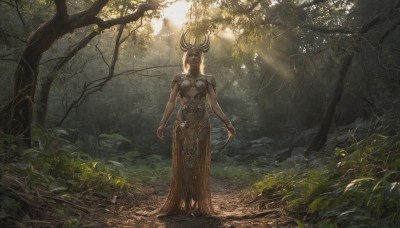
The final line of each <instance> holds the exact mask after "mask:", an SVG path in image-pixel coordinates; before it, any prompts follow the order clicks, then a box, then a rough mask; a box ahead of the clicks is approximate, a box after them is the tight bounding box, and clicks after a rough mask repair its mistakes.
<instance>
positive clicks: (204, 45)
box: [198, 35, 210, 53]
mask: <svg viewBox="0 0 400 228" xmlns="http://www.w3.org/2000/svg"><path fill="white" fill-rule="evenodd" d="M198 49H199V50H200V51H202V52H203V53H206V52H208V50H210V37H209V36H208V35H204V42H203V43H201V44H200V45H199V47H198Z"/></svg>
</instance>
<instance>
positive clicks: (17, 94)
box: [2, 15, 69, 147]
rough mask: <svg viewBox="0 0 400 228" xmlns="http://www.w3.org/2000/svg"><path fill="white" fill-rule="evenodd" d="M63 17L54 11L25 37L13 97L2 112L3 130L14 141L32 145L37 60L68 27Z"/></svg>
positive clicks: (25, 145)
mask: <svg viewBox="0 0 400 228" xmlns="http://www.w3.org/2000/svg"><path fill="white" fill-rule="evenodd" d="M65 19H66V17H63V16H60V15H56V16H54V17H53V18H52V19H51V20H49V21H48V22H46V23H44V24H43V25H42V26H40V27H39V28H38V29H37V30H36V31H35V32H34V33H33V34H32V35H31V36H30V37H29V39H28V42H27V45H26V47H25V50H24V52H23V54H22V57H21V59H20V60H19V63H18V66H17V69H16V72H15V75H14V83H15V84H14V99H13V101H11V104H9V105H7V106H6V108H5V109H6V110H2V113H4V112H5V113H9V118H10V121H9V123H8V126H7V128H6V129H5V132H6V133H7V134H10V135H14V136H17V137H18V138H19V139H18V140H17V141H16V143H17V145H20V146H23V147H30V146H31V122H32V113H33V100H34V94H35V90H36V81H37V75H38V72H39V61H40V59H41V57H42V54H43V53H44V52H45V51H46V50H47V49H48V48H49V47H50V46H51V45H52V44H53V43H54V41H56V40H57V39H58V38H59V37H60V36H62V35H63V34H65V33H67V32H68V30H69V27H68V26H67V25H68V24H66V23H65Z"/></svg>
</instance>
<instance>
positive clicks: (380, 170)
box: [252, 134, 400, 227]
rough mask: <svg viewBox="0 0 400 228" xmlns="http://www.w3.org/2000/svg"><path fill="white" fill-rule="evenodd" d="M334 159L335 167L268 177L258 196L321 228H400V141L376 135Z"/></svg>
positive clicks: (327, 165)
mask: <svg viewBox="0 0 400 228" xmlns="http://www.w3.org/2000/svg"><path fill="white" fill-rule="evenodd" d="M332 153H335V154H336V160H335V164H334V165H333V164H331V163H329V162H328V163H325V164H323V165H319V166H308V167H307V166H303V167H302V168H298V169H286V170H281V171H275V172H272V173H269V174H268V175H266V176H265V178H264V179H263V180H261V181H259V182H257V183H255V184H254V185H253V187H252V189H253V192H254V194H256V195H258V197H260V198H263V202H268V199H274V200H279V201H281V202H282V203H283V204H285V205H286V206H287V209H288V210H289V211H292V212H294V213H295V214H296V213H297V215H298V216H302V217H304V216H305V217H307V218H308V219H307V220H308V221H307V222H312V223H316V224H318V226H319V227H400V182H399V181H400V136H399V135H396V136H391V137H388V136H384V135H379V134H375V135H372V136H371V137H369V138H367V139H364V140H360V141H354V142H353V143H352V144H351V145H350V146H348V147H346V148H338V149H336V151H333V152H332ZM321 164H322V163H321ZM297 223H298V225H299V227H302V226H303V227H304V223H303V222H302V221H300V220H297Z"/></svg>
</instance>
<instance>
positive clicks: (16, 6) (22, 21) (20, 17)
mask: <svg viewBox="0 0 400 228" xmlns="http://www.w3.org/2000/svg"><path fill="white" fill-rule="evenodd" d="M14 3H15V9H16V10H17V14H18V17H19V19H20V21H21V23H22V25H23V26H24V28H26V24H25V21H24V18H23V17H22V14H21V11H20V10H19V6H18V2H17V0H14Z"/></svg>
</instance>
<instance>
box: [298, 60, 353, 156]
mask: <svg viewBox="0 0 400 228" xmlns="http://www.w3.org/2000/svg"><path fill="white" fill-rule="evenodd" d="M352 60H353V54H349V55H347V56H346V57H345V58H344V61H343V64H342V67H341V69H340V71H339V73H340V74H339V79H338V81H337V83H336V87H335V91H334V94H333V97H332V100H331V102H330V103H329V106H328V109H327V110H326V112H325V114H324V117H323V119H322V122H321V125H320V127H319V131H318V133H317V134H316V135H315V137H314V138H313V140H312V142H311V144H310V145H309V146H308V148H307V150H306V151H305V154H304V155H305V156H306V157H307V156H309V155H311V153H312V151H319V150H320V149H321V148H322V147H323V146H324V145H325V143H326V140H327V137H328V132H329V128H330V126H331V123H332V119H333V116H334V114H335V109H336V106H337V104H338V103H339V101H340V99H341V98H342V94H343V89H344V80H345V79H346V75H347V72H348V70H349V68H350V65H351V62H352Z"/></svg>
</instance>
